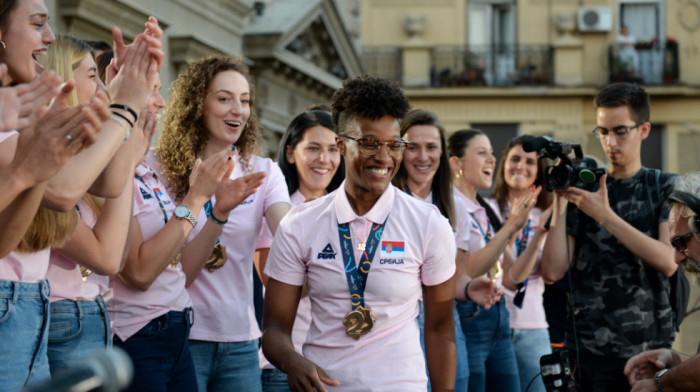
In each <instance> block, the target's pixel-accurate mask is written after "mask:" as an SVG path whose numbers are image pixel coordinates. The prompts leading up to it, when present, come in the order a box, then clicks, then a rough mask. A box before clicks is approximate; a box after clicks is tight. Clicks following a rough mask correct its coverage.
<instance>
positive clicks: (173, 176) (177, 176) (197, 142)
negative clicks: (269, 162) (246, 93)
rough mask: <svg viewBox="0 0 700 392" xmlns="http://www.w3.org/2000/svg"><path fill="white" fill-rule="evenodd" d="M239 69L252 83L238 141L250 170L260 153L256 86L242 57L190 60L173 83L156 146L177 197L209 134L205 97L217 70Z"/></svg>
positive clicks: (182, 194)
mask: <svg viewBox="0 0 700 392" xmlns="http://www.w3.org/2000/svg"><path fill="white" fill-rule="evenodd" d="M224 71H236V72H238V73H240V74H241V75H243V76H244V77H245V78H246V80H247V81H248V85H249V86H250V117H249V118H248V122H247V123H246V125H245V128H244V129H243V132H242V133H241V136H240V137H239V138H238V141H237V142H236V143H235V145H236V148H237V149H238V154H240V157H241V160H242V162H243V165H244V168H245V170H251V168H250V167H249V166H250V157H251V156H252V155H256V154H260V152H261V149H260V140H261V135H260V129H259V126H258V118H257V115H256V114H255V110H254V107H255V88H254V85H253V80H252V78H251V76H250V72H249V71H248V67H247V66H246V65H245V64H244V63H243V61H241V60H240V59H234V58H232V57H229V56H209V57H204V58H202V59H200V60H198V61H196V62H194V63H191V64H190V65H189V66H188V67H187V69H186V70H185V72H183V73H181V74H180V75H179V76H178V77H177V79H175V81H173V83H172V85H171V86H170V91H171V94H170V98H169V99H168V104H167V106H166V113H165V120H164V122H163V130H162V136H161V138H160V140H159V141H158V144H157V146H156V148H155V154H156V156H157V157H158V159H159V160H160V168H161V170H162V172H163V174H164V175H165V177H166V179H167V183H168V184H169V187H170V189H171V190H172V191H173V194H174V195H175V199H176V200H177V201H182V199H183V198H184V197H185V195H186V194H187V192H188V191H189V186H190V184H189V176H190V173H191V171H192V168H193V167H194V163H195V160H196V159H197V156H198V155H200V154H201V153H202V152H203V151H204V148H205V147H206V145H207V141H208V140H209V137H208V135H207V129H206V126H205V124H204V101H205V100H206V97H207V92H208V90H209V86H210V84H211V82H212V80H214V77H216V75H217V74H219V73H220V72H224Z"/></svg>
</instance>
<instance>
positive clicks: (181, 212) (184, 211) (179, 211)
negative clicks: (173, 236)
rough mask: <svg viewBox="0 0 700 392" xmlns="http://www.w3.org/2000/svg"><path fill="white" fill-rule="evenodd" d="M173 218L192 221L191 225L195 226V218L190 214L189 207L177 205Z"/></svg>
mask: <svg viewBox="0 0 700 392" xmlns="http://www.w3.org/2000/svg"><path fill="white" fill-rule="evenodd" d="M175 218H177V219H187V220H188V221H190V223H192V227H196V226H197V218H195V217H194V215H192V211H190V208H189V207H187V206H184V205H183V206H178V207H177V208H176V209H175Z"/></svg>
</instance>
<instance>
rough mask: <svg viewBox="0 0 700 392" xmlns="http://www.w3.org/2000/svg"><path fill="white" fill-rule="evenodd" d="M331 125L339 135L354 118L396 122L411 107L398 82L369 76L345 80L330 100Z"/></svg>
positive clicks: (344, 132) (343, 132) (344, 131)
mask: <svg viewBox="0 0 700 392" xmlns="http://www.w3.org/2000/svg"><path fill="white" fill-rule="evenodd" d="M331 108H332V110H333V122H334V123H335V124H336V125H337V126H338V131H339V133H340V134H341V135H344V134H346V131H347V130H346V128H347V126H348V122H349V121H351V120H353V119H354V118H355V117H364V118H368V119H371V120H376V119H379V118H382V117H384V116H386V115H389V116H392V117H394V118H396V119H402V118H404V116H406V113H408V111H409V109H410V108H411V104H410V103H409V102H408V98H406V96H405V95H404V93H403V91H401V88H400V87H399V85H398V84H397V83H395V82H394V83H392V82H390V81H388V80H386V79H382V78H379V77H376V76H371V75H362V76H359V77H357V78H355V79H350V78H348V79H345V81H343V87H342V88H341V89H340V90H338V91H336V92H335V93H333V96H332V97H331Z"/></svg>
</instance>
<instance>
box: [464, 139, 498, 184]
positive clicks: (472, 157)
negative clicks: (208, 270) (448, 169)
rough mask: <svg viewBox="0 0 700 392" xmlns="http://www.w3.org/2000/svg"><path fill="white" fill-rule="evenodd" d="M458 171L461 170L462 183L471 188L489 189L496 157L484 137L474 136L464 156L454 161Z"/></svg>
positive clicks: (489, 142) (488, 141) (489, 143)
mask: <svg viewBox="0 0 700 392" xmlns="http://www.w3.org/2000/svg"><path fill="white" fill-rule="evenodd" d="M456 165H457V167H458V170H462V175H461V176H460V177H461V178H463V181H464V182H465V183H466V184H467V185H468V186H470V187H471V188H476V189H479V188H490V187H491V183H492V182H493V170H494V168H495V166H496V157H494V156H493V148H492V147H491V141H490V140H489V138H488V137H487V136H485V135H476V136H474V137H473V138H471V140H469V144H468V145H467V148H466V149H465V150H464V155H463V156H462V157H461V158H458V159H457V160H456Z"/></svg>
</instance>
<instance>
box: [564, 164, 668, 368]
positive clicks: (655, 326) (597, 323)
mask: <svg viewBox="0 0 700 392" xmlns="http://www.w3.org/2000/svg"><path fill="white" fill-rule="evenodd" d="M676 178H677V176H676V175H673V174H669V173H663V172H662V173H661V175H660V178H659V188H658V190H657V184H656V176H655V171H654V170H650V169H647V168H642V169H641V170H640V171H639V173H637V174H636V175H634V176H633V177H631V178H626V179H619V180H618V179H614V178H611V177H608V180H607V187H608V199H609V202H610V206H611V208H612V210H613V211H615V213H616V214H618V215H619V216H620V217H621V218H622V219H624V220H625V221H626V222H628V223H629V224H631V225H632V226H634V227H635V228H636V229H637V230H639V231H641V232H642V233H645V234H646V235H648V236H649V237H652V238H658V227H659V223H660V222H664V221H666V220H667V219H668V213H669V210H670V207H669V204H668V201H667V199H668V196H669V194H670V193H671V191H672V190H673V184H674V181H675V180H676ZM579 231H581V233H579ZM567 232H568V233H569V234H570V235H572V236H574V238H576V242H577V244H576V252H577V255H576V259H575V261H574V264H573V269H572V275H573V290H572V293H573V294H572V297H571V301H572V302H573V308H572V307H571V306H569V311H568V319H569V320H568V322H567V333H566V335H567V336H566V346H567V347H569V348H572V349H575V348H576V345H575V341H574V334H573V332H574V330H573V328H572V327H573V323H572V322H571V317H572V316H574V317H575V319H576V337H577V338H578V348H579V349H580V350H582V351H584V352H588V353H591V354H596V355H602V356H607V357H615V358H629V357H631V356H633V355H636V354H638V353H640V352H642V351H644V350H649V349H653V348H659V347H671V344H672V343H673V339H674V335H675V329H674V325H673V317H674V315H673V312H672V310H671V307H670V299H669V293H670V289H669V282H668V279H667V278H666V277H665V276H664V275H663V274H662V273H660V272H658V271H657V270H655V269H654V268H652V267H650V266H649V265H647V264H646V263H645V262H643V261H642V260H641V259H639V258H638V257H636V256H635V255H633V254H632V252H630V251H629V250H628V249H627V248H626V247H625V246H624V245H622V243H621V242H620V241H618V240H617V238H615V237H614V236H613V235H612V234H610V232H609V231H608V230H607V229H605V228H603V227H602V226H601V225H599V224H598V223H597V222H596V221H595V220H593V219H592V218H590V217H589V216H587V215H585V214H584V213H582V212H581V211H580V210H578V208H576V207H575V206H573V205H570V206H569V210H568V213H567ZM579 242H580V243H579ZM571 301H570V302H571ZM572 311H573V315H572Z"/></svg>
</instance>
